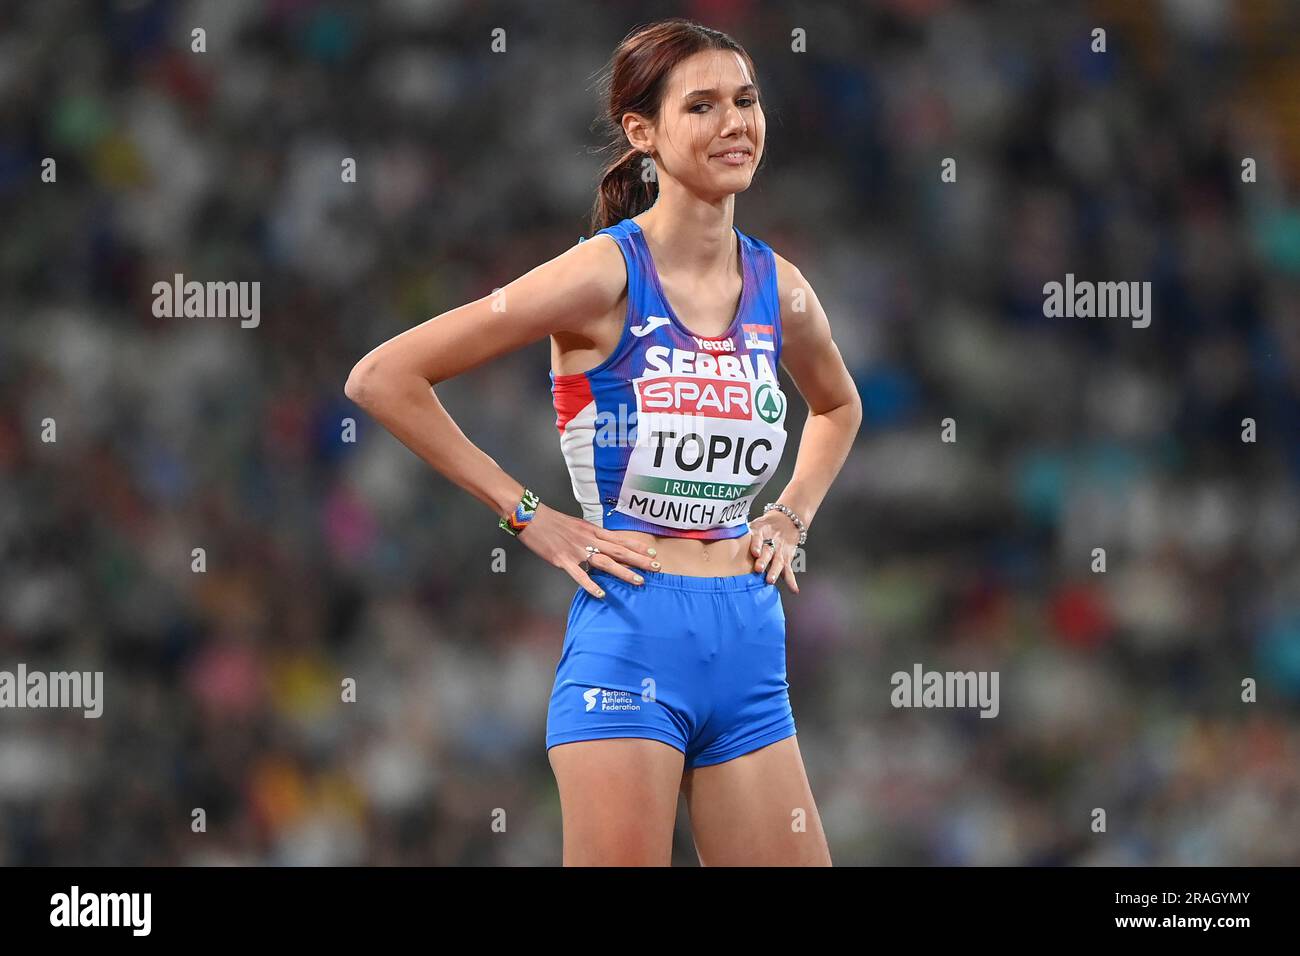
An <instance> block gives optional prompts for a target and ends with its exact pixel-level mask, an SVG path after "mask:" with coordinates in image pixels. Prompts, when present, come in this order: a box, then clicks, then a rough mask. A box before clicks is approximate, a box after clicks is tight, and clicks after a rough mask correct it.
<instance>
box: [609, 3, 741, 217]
mask: <svg viewBox="0 0 1300 956" xmlns="http://www.w3.org/2000/svg"><path fill="white" fill-rule="evenodd" d="M703 50H730V51H732V52H734V53H738V54H740V56H741V58H742V59H743V60H744V61H745V65H746V66H748V67H749V74H750V76H752V77H754V85H755V86H756V87H757V86H758V75H757V73H756V72H755V70H754V61H753V60H752V59H750V56H749V54H748V53H746V52H745V49H744V47H742V46H741V45H740V44H739V43H737V42H736V41H735V40H733V39H732V38H731V37H729V36H727V34H725V33H721V32H719V31H718V30H711V29H709V28H708V27H705V26H701V25H700V24H698V23H695V22H694V21H691V20H686V19H684V18H682V17H673V18H671V19H668V20H660V21H658V22H657V23H651V24H649V25H648V26H643V27H638V28H636V29H634V30H633V31H632V32H631V33H629V34H628V35H627V36H626V37H624V39H623V42H622V43H620V44H619V45H618V48H617V49H616V50H615V51H614V56H613V58H612V59H611V60H610V63H609V65H608V67H607V68H606V70H605V74H604V78H603V79H602V81H601V84H600V90H601V96H602V98H603V99H604V101H605V114H604V116H603V117H602V121H603V123H604V125H605V126H606V127H607V128H608V132H609V133H610V134H611V138H610V142H609V143H608V144H607V145H606V146H605V147H604V150H607V151H611V152H620V155H619V157H618V158H617V159H615V160H614V161H613V162H611V163H609V164H608V165H607V166H606V167H605V169H604V172H603V173H602V174H601V178H600V188H599V189H597V190H596V201H595V203H594V204H593V205H592V207H591V232H592V234H593V235H594V234H595V233H597V232H599V231H600V230H602V229H604V228H606V227H607V226H612V225H614V224H615V223H617V222H622V221H623V220H624V219H630V218H631V217H633V216H636V215H639V214H640V213H642V212H645V210H647V209H649V208H650V207H651V206H652V205H654V201H655V199H656V198H657V197H658V193H659V187H658V185H657V184H656V183H655V182H654V181H650V182H647V181H645V180H644V179H643V178H642V175H641V170H642V160H643V157H644V156H645V154H644V153H642V152H641V151H640V150H637V149H634V148H632V146H631V145H630V144H629V143H628V141H627V136H626V135H625V134H624V132H623V122H622V121H623V116H624V115H625V114H627V113H639V114H641V115H642V116H645V117H646V118H648V119H650V120H652V121H655V120H657V119H658V118H659V109H660V106H661V105H662V102H663V95H664V82H665V81H666V80H667V79H668V74H669V73H671V72H672V70H673V67H675V66H676V65H677V64H678V63H680V62H681V61H682V60H685V59H686V58H687V57H690V56H693V55H694V54H696V53H699V52H701V51H703Z"/></svg>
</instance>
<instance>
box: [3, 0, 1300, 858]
mask: <svg viewBox="0 0 1300 956" xmlns="http://www.w3.org/2000/svg"><path fill="white" fill-rule="evenodd" d="M669 15H683V16H688V17H691V18H692V19H696V20H698V21H700V22H702V23H705V24H707V25H709V26H713V27H715V28H717V29H721V30H724V31H726V32H728V33H730V34H731V35H732V36H734V37H735V38H736V39H737V40H738V41H739V42H740V43H742V44H743V45H744V46H745V47H746V49H747V50H748V51H749V52H750V54H751V55H752V57H753V59H754V61H755V64H756V66H757V69H758V71H759V81H760V84H761V87H762V99H763V104H764V110H765V112H766V114H767V118H768V126H767V144H766V153H767V158H766V161H765V164H764V168H763V169H762V170H760V172H759V174H758V176H757V178H756V180H755V182H754V184H753V186H752V187H751V188H750V189H749V190H748V191H747V192H746V193H744V194H742V195H740V196H739V197H737V200H736V224H737V226H738V227H739V228H740V229H741V230H742V231H744V232H746V233H747V234H749V235H753V236H756V237H758V238H760V239H763V240H764V241H766V242H768V243H769V244H770V245H771V246H772V247H773V248H774V249H775V250H776V251H777V252H778V253H780V254H781V255H783V256H784V257H786V258H787V259H789V260H791V261H792V262H794V263H795V264H796V265H797V266H798V267H799V268H800V269H801V270H802V272H803V273H804V275H805V276H806V277H807V278H808V279H809V281H810V282H811V283H812V284H813V285H814V287H815V289H816V291H817V295H818V297H819V298H820V300H821V302H822V304H823V305H824V307H825V309H826V311H827V313H828V315H829V317H830V319H831V323H832V327H833V330H834V334H835V337H836V341H837V343H838V345H839V347H840V349H841V351H842V353H843V355H844V357H845V360H846V362H847V363H848V365H849V367H850V369H851V371H852V373H853V375H854V378H855V380H856V382H857V384H858V387H859V390H860V392H861V395H862V398H863V402H864V409H865V419H864V424H863V427H862V430H861V432H860V434H859V438H858V442H857V445H856V447H855V449H854V451H853V453H852V455H851V456H850V458H849V460H848V462H847V463H846V464H845V467H844V469H843V471H842V473H841V475H840V477H839V479H838V480H837V481H836V483H835V484H834V486H833V487H832V489H831V492H830V495H829V496H828V498H827V500H826V502H825V504H824V506H823V508H822V510H821V512H820V513H819V515H818V519H817V521H815V522H814V524H813V526H812V528H811V531H810V535H809V541H808V544H807V548H806V569H805V570H804V571H803V572H802V577H801V589H802V593H801V594H800V595H798V596H795V595H792V594H789V593H788V592H786V593H785V594H784V602H785V608H786V614H787V620H788V638H787V646H788V661H789V680H790V685H791V698H792V702H793V706H794V714H795V719H796V723H797V725H798V728H799V742H800V747H801V750H802V752H803V755H804V759H805V761H806V764H807V768H808V774H809V778H810V781H811V783H812V786H813V792H814V795H815V796H816V798H817V801H818V805H819V808H820V811H821V814H822V818H823V821H824V823H825V827H826V831H827V835H828V838H829V842H830V846H831V852H832V856H833V857H834V859H835V861H836V862H837V863H839V864H1071V865H1090V864H1147V863H1149V864H1211V865H1217V864H1233V865H1244V864H1282V863H1289V864H1295V863H1300V721H1297V715H1298V714H1300V551H1298V548H1297V534H1298V532H1300V520H1298V519H1300V496H1298V494H1297V491H1298V487H1300V442H1298V441H1297V438H1298V437H1300V122H1297V119H1298V117H1297V112H1296V110H1297V106H1296V104H1297V103H1300V47H1298V46H1297V43H1296V40H1295V38H1296V37H1298V36H1300V8H1297V7H1295V5H1293V4H1288V3H1284V2H1280V0H1278V2H1268V0H1259V2H1244V3H1240V4H1238V3H1230V2H1228V0H1200V2H1196V3H1185V2H1175V0H1168V2H1164V3H1156V2H1153V3H1142V4H1130V3H1125V2H1121V0H1108V2H1096V3H1023V2H1020V3H1018V2H1007V3H973V2H972V3H964V2H956V0H880V2H878V3H874V4H848V3H845V4H839V5H835V4H826V5H815V6H813V7H807V6H805V5H790V6H787V5H784V4H780V3H776V2H757V0H700V2H696V3H684V4H659V5H653V4H652V5H650V6H649V7H647V6H646V5H645V4H633V3H617V2H616V3H576V2H573V3H570V2H564V3H544V4H542V3H530V2H523V0H520V2H507V3H468V2H465V3H457V2H444V3H425V2H420V0H385V2H377V3H353V4H348V3H330V2H315V0H264V2H254V0H196V2H182V3H161V2H149V0H138V2H129V0H121V2H113V0H102V2H94V3H91V2H64V0H43V2H38V3H25V4H6V5H4V6H3V7H0V222H3V223H4V228H3V229H2V230H0V670H13V669H14V668H15V667H16V665H17V664H18V662H20V661H21V662H26V664H27V665H28V667H29V668H38V667H39V668H45V669H48V670H59V669H75V670H82V671H86V670H92V671H93V670H102V671H103V672H104V675H105V677H104V680H105V701H104V715H103V717H101V718H100V719H98V720H88V719H85V718H83V717H82V716H81V713H80V711H57V710H45V711H39V710H35V711H34V710H21V711H19V710H0V864H8V865H13V864H30V863H36V864H44V863H57V864H115V863H121V864H186V865H193V864H220V863H234V864H322V865H329V864H354V863H359V864H441V865H465V864H469V865H535V864H554V863H558V862H559V859H560V811H559V803H558V797H557V793H556V788H555V781H554V778H553V776H552V774H551V771H550V767H549V764H548V762H547V760H546V755H545V747H544V731H545V720H546V705H547V700H548V697H549V694H550V691H551V684H552V680H553V678H554V673H555V665H556V662H557V659H558V656H559V650H560V645H561V640H562V637H563V632H564V626H565V619H566V615H567V613H568V607H569V602H570V599H571V598H572V596H573V593H574V589H575V586H574V584H573V582H572V581H571V580H570V579H569V578H568V577H567V576H566V575H564V574H563V573H562V572H560V571H558V570H556V569H554V568H552V567H550V566H549V565H546V564H545V563H544V562H542V561H541V560H540V559H538V558H536V557H535V556H534V555H533V554H532V553H531V552H530V551H528V550H527V549H526V548H524V547H523V546H522V545H520V544H519V543H518V542H516V541H514V540H513V539H511V538H509V537H508V536H506V535H505V534H503V533H502V532H501V531H500V530H499V529H498V528H497V524H496V518H495V516H494V515H493V514H492V513H491V511H490V510H489V509H487V508H485V507H483V506H481V505H480V504H479V503H478V502H477V501H475V500H473V499H472V498H470V496H468V495H467V494H466V493H464V492H462V491H461V490H459V489H458V488H456V487H455V486H453V485H452V484H451V483H450V482H448V481H447V480H446V479H444V478H442V477H441V476H439V475H437V474H436V473H434V472H433V471H432V470H430V469H429V468H428V467H427V466H426V465H424V464H423V463H422V462H421V461H420V460H419V459H418V458H416V456H414V455H413V454H412V453H411V452H409V451H408V450H407V449H406V448H405V447H404V446H402V445H401V444H399V443H398V442H397V441H396V440H395V439H393V438H392V437H391V436H389V435H388V434H387V433H386V432H385V431H384V430H383V429H382V428H381V427H379V426H378V425H376V424H375V423H374V422H372V421H371V420H369V419H368V418H367V417H366V416H365V415H364V414H363V413H361V412H360V411H359V410H358V409H357V408H356V407H355V406H353V405H352V404H351V403H350V402H349V401H348V400H347V399H346V398H345V397H344V395H343V383H344V380H345V379H346V377H347V374H348V372H349V370H350V369H351V367H352V365H353V364H354V363H355V362H356V361H357V359H359V358H360V357H361V356H362V355H363V354H365V353H366V352H367V351H369V350H370V349H371V348H373V347H374V346H375V345H377V344H379V343H380V342H381V341H383V340H385V339H387V338H389V337H391V336H392V335H395V334H397V333H398V332H399V331H401V330H402V329H405V328H409V327H411V326H413V325H415V324H418V323H419V322H422V321H424V320H425V319H427V318H429V317H431V316H433V315H437V314H439V313H441V312H444V311H447V310H449V309H451V308H454V307H456V306H459V305H461V304H463V303H465V302H467V301H471V300H473V299H477V298H479V297H481V296H484V295H487V294H489V293H490V292H491V291H492V290H493V289H494V288H497V287H500V286H503V285H505V284H506V283H507V282H509V281H510V280H511V279H513V278H515V277H517V276H519V275H521V274H522V273H524V272H526V271H528V270H529V269H531V268H533V267H534V266H536V265H538V264H539V263H541V262H543V261H546V260H547V259H550V258H553V257H554V256H556V255H558V254H560V253H561V252H562V251H564V249H565V248H567V247H568V246H570V245H572V244H573V243H575V242H576V241H577V240H578V238H579V237H580V236H583V235H585V234H586V232H585V223H586V216H587V213H588V210H589V208H590V204H591V201H592V198H593V195H594V188H595V184H596V177H597V174H598V170H599V167H600V164H601V162H602V160H603V158H604V157H605V155H606V154H604V153H602V152H600V151H599V147H601V146H602V145H603V144H602V143H601V141H600V140H599V139H598V136H597V134H596V132H595V130H594V127H593V125H592V123H593V120H594V119H595V118H596V117H597V116H598V115H599V113H600V112H601V104H600V103H599V101H598V97H597V94H596V90H595V79H596V77H597V76H598V74H599V71H600V70H601V69H602V68H603V67H604V66H605V64H606V62H607V60H608V58H609V56H610V54H611V52H612V50H613V49H614V47H615V46H616V44H617V43H618V41H619V40H620V39H622V37H623V36H624V35H625V34H627V33H628V32H629V31H630V30H631V29H632V27H633V26H635V25H637V24H640V23H644V22H648V21H650V20H653V19H657V18H659V17H661V16H669ZM196 27H201V28H203V30H204V31H205V33H204V35H203V36H204V42H205V52H194V51H193V50H192V44H193V43H194V39H193V34H192V33H191V31H192V30H193V29H194V28H196ZM1099 27H1100V28H1104V30H1105V36H1104V41H1105V45H1106V48H1105V52H1097V51H1095V50H1094V47H1095V46H1096V44H1097V42H1098V41H1097V38H1096V36H1095V35H1094V33H1093V31H1094V30H1095V29H1097V28H1099ZM498 28H500V29H501V30H504V34H503V36H504V41H505V49H504V50H502V51H498V52H494V51H493V31H494V30H496V29H498ZM800 29H801V30H803V31H805V35H806V52H803V51H797V50H794V49H792V31H794V30H800ZM47 157H48V158H53V159H54V160H55V164H54V166H53V167H52V169H53V173H54V181H52V182H51V181H46V180H47V179H48V178H49V177H48V176H44V177H43V169H44V167H43V160H45V159H46V158H47ZM347 158H351V159H353V160H355V163H356V170H357V176H356V182H355V183H350V182H344V181H343V178H342V177H341V175H340V170H341V164H342V162H343V160H344V159H347ZM946 158H952V159H955V160H956V166H955V169H956V181H955V182H945V181H943V179H942V178H941V175H940V174H941V171H942V167H941V164H942V163H943V161H944V160H945V159H946ZM1246 159H1250V160H1253V162H1252V163H1249V164H1247V166H1248V167H1249V171H1248V172H1246V173H1245V178H1246V179H1247V180H1249V181H1243V172H1244V169H1245V167H1243V160H1246ZM176 273H181V274H184V276H185V278H186V279H197V280H199V281H207V280H214V281H259V282H260V283H261V310H262V317H261V322H260V324H259V325H258V326H257V327H256V328H241V327H240V324H239V321H238V320H237V319H222V318H188V319H186V318H160V317H157V316H155V315H154V313H153V310H152V307H151V306H152V301H153V292H152V291H151V290H152V287H153V285H154V283H155V282H159V281H164V282H170V281H171V279H172V277H173V275H174V274H176ZM1067 273H1073V274H1074V275H1075V276H1077V277H1080V278H1087V279H1094V280H1098V281H1150V282H1151V284H1152V296H1153V302H1154V306H1153V312H1152V316H1153V317H1152V322H1151V324H1150V327H1149V328H1144V329H1142V328H1134V327H1132V325H1131V323H1130V322H1129V321H1127V320H1125V319H1122V318H1109V319H1100V318H1047V317H1045V316H1044V314H1043V285H1044V283H1046V282H1050V281H1063V280H1064V278H1065V276H1066V274H1067ZM547 363H548V351H547V345H546V343H545V342H544V341H542V342H538V343H536V344H535V345H534V346H531V347H529V348H527V349H524V350H522V351H520V352H518V353H515V354H513V355H511V356H508V357H506V358H504V359H502V360H500V361H498V362H494V363H492V364H491V365H489V366H485V367H483V368H480V369H477V370H475V371H474V372H471V373H469V374H467V375H465V376H462V377H461V378H459V379H457V380H454V381H451V382H447V383H443V384H442V385H440V386H439V388H438V394H439V397H440V398H441V399H442V401H443V402H444V403H445V405H446V406H447V408H448V409H449V411H450V412H451V413H452V415H453V416H454V417H455V419H456V421H457V422H458V423H459V424H460V426H461V428H462V429H463V430H464V431H465V433H466V434H467V435H468V436H469V437H470V438H471V439H472V440H473V441H474V442H475V443H476V444H478V445H479V446H480V447H481V448H482V449H483V450H484V451H486V452H487V453H488V454H489V455H491V456H493V457H494V458H495V459H496V460H497V461H498V462H499V463H500V464H501V465H502V467H503V468H505V470H506V471H507V472H509V473H510V474H511V475H512V476H514V477H515V478H517V479H518V480H520V481H521V482H522V483H524V484H526V485H527V486H528V487H530V488H532V489H534V490H535V491H537V492H538V494H539V495H540V496H541V498H542V500H543V501H546V502H547V503H549V504H551V505H553V506H556V507H561V508H563V509H565V510H567V511H568V512H569V513H571V514H577V513H578V508H577V505H576V503H574V502H573V500H572V492H571V489H570V487H569V482H568V477H567V474H566V473H565V470H564V465H563V460H562V458H561V455H560V450H559V446H558V437H557V433H556V430H555V416H554V411H553V409H551V408H550V406H549V392H548V379H547V370H548V364H547ZM786 390H787V392H788V393H789V394H791V395H792V396H794V395H795V394H796V391H795V389H794V388H793V386H792V385H791V384H789V383H787V385H786ZM801 407H802V406H801V405H800V403H799V402H797V401H796V402H794V403H793V404H792V406H791V414H790V416H789V418H788V419H787V424H788V427H789V428H790V429H791V437H790V442H789V444H788V445H787V448H788V449H789V453H788V454H787V455H786V461H785V462H784V463H783V465H782V470H781V472H780V473H778V475H777V476H776V477H775V478H773V479H772V481H771V482H770V483H769V486H768V487H769V489H770V490H771V491H772V492H773V495H775V494H776V493H778V492H779V491H780V489H781V488H782V487H783V485H784V483H785V481H786V480H787V479H788V476H789V474H790V471H791V469H792V467H793V463H794V452H795V449H796V448H797V436H798V431H799V427H800V425H801V423H802V418H803V416H802V415H801V414H800V409H801ZM945 419H952V420H953V422H954V423H955V434H956V441H954V442H945V441H942V440H941V430H942V422H943V421H944V420H945ZM1245 419H1250V420H1252V423H1253V426H1248V425H1245V424H1243V421H1244V420H1245ZM51 421H52V423H53V427H54V429H55V431H54V435H55V436H56V440H54V441H49V440H48V438H49V437H50V435H49V426H50V422H51ZM352 427H355V436H353V435H352V434H351V433H350V431H349V429H350V428H352ZM1251 427H1253V435H1250V434H1249V433H1248V429H1249V428H1251ZM1243 434H1247V436H1248V437H1253V439H1254V440H1253V441H1247V440H1243ZM353 437H355V440H350V439H352V438H353ZM196 549H202V550H201V552H196ZM498 549H502V550H501V551H498ZM1096 549H1104V561H1105V570H1104V571H1102V570H1100V566H1099V564H1098V561H1099V560H1101V558H1099V554H1100V553H1099V552H1098V551H1097V550H1096ZM502 561H504V570H502V569H501V562H502ZM196 562H202V563H201V564H198V565H196ZM196 567H199V568H201V569H202V570H196ZM915 663H921V664H922V665H923V666H924V667H925V668H926V669H930V670H963V671H965V670H976V671H981V670H984V671H989V670H991V671H997V672H999V674H1000V676H1001V705H1000V713H999V715H998V716H997V718H996V719H991V720H989V719H980V718H979V716H978V714H977V713H976V712H975V711H973V710H899V709H895V708H894V707H892V706H891V704H890V691H891V684H890V675H891V674H893V673H894V672H896V671H900V670H902V671H908V672H910V671H911V669H912V667H913V665H914V664H915ZM345 682H351V683H348V685H347V686H349V687H350V686H355V700H354V701H353V700H350V699H349V700H344V699H343V697H344V694H345ZM1243 682H1248V684H1249V685H1250V686H1244V685H1243ZM1251 687H1253V698H1251V699H1248V700H1243V694H1246V695H1247V697H1248V698H1250V697H1251V693H1252V691H1251ZM1097 808H1101V809H1104V810H1105V811H1106V829H1105V832H1104V833H1099V832H1095V830H1094V819H1095V818H1096V817H1095V814H1094V811H1095V809H1097ZM502 820H503V821H504V827H503V826H501V824H500V822H498V823H497V825H496V826H495V827H494V825H493V824H494V821H502ZM675 860H676V862H679V863H682V864H693V863H695V862H696V860H695V855H694V851H693V848H692V844H691V841H690V836H689V822H688V819H687V816H686V814H685V812H684V809H683V812H682V813H681V814H680V816H679V827H678V834H677V839H676V846H675Z"/></svg>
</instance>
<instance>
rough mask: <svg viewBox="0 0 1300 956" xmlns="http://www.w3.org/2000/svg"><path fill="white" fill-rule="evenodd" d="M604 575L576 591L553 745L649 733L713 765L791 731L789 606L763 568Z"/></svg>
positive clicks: (558, 681)
mask: <svg viewBox="0 0 1300 956" xmlns="http://www.w3.org/2000/svg"><path fill="white" fill-rule="evenodd" d="M639 573H640V574H641V575H642V577H644V578H645V584H643V585H636V584H631V583H629V582H627V581H624V580H622V579H621V578H617V577H615V576H614V575H612V574H609V573H608V572H605V571H600V570H593V571H591V572H590V574H589V576H590V577H591V579H592V580H593V581H595V582H596V583H597V584H599V585H600V586H601V587H602V588H604V589H605V597H604V598H595V597H592V596H591V595H590V594H588V593H587V592H586V591H585V590H583V589H582V588H579V589H578V593H577V594H575V595H574V596H573V604H572V606H571V607H570V609H569V623H568V627H567V629H566V630H565V634H564V647H563V649H562V651H561V652H560V661H559V664H558V666H557V667H556V669H555V686H554V688H553V689H552V690H551V703H550V707H549V708H548V709H547V712H546V749H547V750H550V748H552V747H554V746H555V745H556V744H564V743H571V742H572V741H575V740H599V739H603V738H607V737H643V738H649V739H651V740H659V741H662V742H663V743H666V744H668V745H670V746H672V747H676V748H677V749H678V750H680V751H681V752H682V753H683V754H685V756H686V761H685V767H686V769H691V768H694V767H706V766H708V765H709V764H715V763H722V762H723V761H724V760H731V759H733V758H735V757H739V756H741V755H742V754H746V753H749V752H750V751H751V750H757V749H758V748H760V747H765V746H767V745H768V744H770V743H775V742H776V741H778V740H782V739H784V738H786V737H789V736H791V735H793V734H794V732H795V726H794V714H793V712H792V710H791V708H790V695H789V689H790V685H789V684H788V683H786V679H785V610H784V608H782V606H781V595H780V594H779V593H778V591H777V586H776V585H775V584H768V583H767V579H766V578H765V577H764V576H763V575H762V574H759V573H753V572H750V573H747V574H740V575H736V576H729V577H712V578H710V577H691V576H687V575H680V574H665V573H663V572H661V571H640V572H639Z"/></svg>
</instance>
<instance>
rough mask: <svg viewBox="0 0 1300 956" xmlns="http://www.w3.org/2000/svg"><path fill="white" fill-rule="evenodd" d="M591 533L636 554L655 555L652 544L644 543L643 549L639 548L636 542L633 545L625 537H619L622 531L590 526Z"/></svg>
mask: <svg viewBox="0 0 1300 956" xmlns="http://www.w3.org/2000/svg"><path fill="white" fill-rule="evenodd" d="M591 533H592V534H594V535H595V536H596V537H597V538H599V539H600V540H601V541H608V542H609V543H610V544H616V545H618V546H619V547H622V548H626V549H627V550H629V551H631V552H633V553H634V554H638V555H639V554H648V555H650V557H651V558H653V557H655V555H656V552H655V549H654V545H646V546H645V548H644V550H641V545H640V543H639V542H638V543H637V546H636V547H633V546H632V545H631V544H629V543H628V542H627V540H626V539H625V538H622V537H620V534H622V533H624V532H618V531H609V530H607V529H605V528H592V529H591ZM605 550H606V551H608V550H609V549H608V548H606V549H605Z"/></svg>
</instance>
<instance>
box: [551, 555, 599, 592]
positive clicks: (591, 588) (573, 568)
mask: <svg viewBox="0 0 1300 956" xmlns="http://www.w3.org/2000/svg"><path fill="white" fill-rule="evenodd" d="M560 567H562V568H564V570H565V571H567V572H569V577H571V578H573V580H575V581H577V582H578V586H579V587H581V588H582V589H583V590H584V591H586V592H587V593H588V594H590V595H591V596H592V597H594V598H603V597H604V596H605V589H604V588H602V587H601V586H600V585H599V584H597V583H596V582H595V581H593V580H592V579H591V578H589V577H587V572H586V571H584V570H582V568H580V567H578V563H577V562H576V561H568V562H565V563H562V564H561V565H560Z"/></svg>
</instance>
